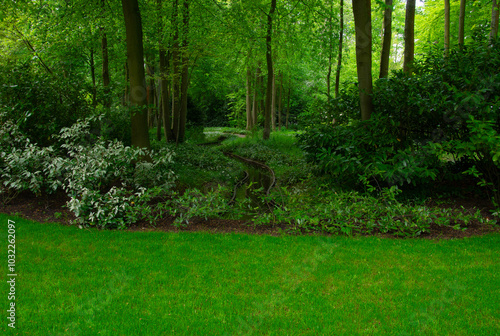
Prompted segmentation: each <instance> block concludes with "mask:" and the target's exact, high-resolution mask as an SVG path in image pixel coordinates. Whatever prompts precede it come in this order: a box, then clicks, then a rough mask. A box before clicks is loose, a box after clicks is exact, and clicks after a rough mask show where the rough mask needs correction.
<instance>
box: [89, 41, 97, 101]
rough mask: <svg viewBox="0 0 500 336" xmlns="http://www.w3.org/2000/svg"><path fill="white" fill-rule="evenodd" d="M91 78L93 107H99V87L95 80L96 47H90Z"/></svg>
mask: <svg viewBox="0 0 500 336" xmlns="http://www.w3.org/2000/svg"><path fill="white" fill-rule="evenodd" d="M90 76H91V78H92V107H93V108H94V109H95V108H96V106H97V87H96V80H95V62H94V47H90Z"/></svg>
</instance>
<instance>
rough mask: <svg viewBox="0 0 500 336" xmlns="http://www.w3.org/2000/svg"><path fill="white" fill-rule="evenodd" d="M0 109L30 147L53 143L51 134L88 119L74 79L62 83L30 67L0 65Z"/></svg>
mask: <svg viewBox="0 0 500 336" xmlns="http://www.w3.org/2000/svg"><path fill="white" fill-rule="evenodd" d="M0 83H1V90H0V106H2V108H3V109H4V110H5V111H7V114H8V115H7V116H8V118H10V119H13V120H16V121H17V122H18V125H19V128H20V130H21V132H23V133H24V134H26V135H27V136H28V137H29V138H30V140H31V141H32V142H33V143H38V144H39V145H42V146H45V145H48V144H51V143H53V139H51V135H52V134H57V133H58V132H59V130H60V129H61V128H63V127H68V126H70V125H72V124H73V123H74V122H76V120H77V119H78V118H80V117H83V116H86V115H89V112H90V108H89V106H88V104H87V101H86V100H85V96H84V94H85V93H84V89H83V88H82V87H81V84H80V81H79V80H78V79H77V78H73V79H64V78H56V77H53V76H48V75H47V73H43V72H39V71H37V70H36V69H35V68H34V67H32V66H31V65H30V63H26V64H24V65H21V66H18V67H10V66H6V65H3V64H2V65H0Z"/></svg>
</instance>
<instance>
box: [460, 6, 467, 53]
mask: <svg viewBox="0 0 500 336" xmlns="http://www.w3.org/2000/svg"><path fill="white" fill-rule="evenodd" d="M465 5H466V0H460V15H459V17H458V44H459V45H461V46H462V45H463V44H464V41H465Z"/></svg>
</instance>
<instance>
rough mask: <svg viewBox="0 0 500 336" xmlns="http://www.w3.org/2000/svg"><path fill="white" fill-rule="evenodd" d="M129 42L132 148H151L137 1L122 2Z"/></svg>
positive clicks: (124, 0)
mask: <svg viewBox="0 0 500 336" xmlns="http://www.w3.org/2000/svg"><path fill="white" fill-rule="evenodd" d="M122 9H123V16H124V19H125V31H126V40H127V66H128V73H129V80H130V104H131V124H132V129H131V136H132V141H131V142H132V146H136V147H142V148H148V149H149V148H150V143H149V133H148V115H147V108H146V79H145V76H144V51H143V45H142V22H141V13H140V12H139V4H138V2H137V0H122Z"/></svg>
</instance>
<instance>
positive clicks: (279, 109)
mask: <svg viewBox="0 0 500 336" xmlns="http://www.w3.org/2000/svg"><path fill="white" fill-rule="evenodd" d="M279 78H280V93H279V98H278V129H279V130H280V131H281V108H282V102H283V74H282V73H281V72H280V75H279Z"/></svg>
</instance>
